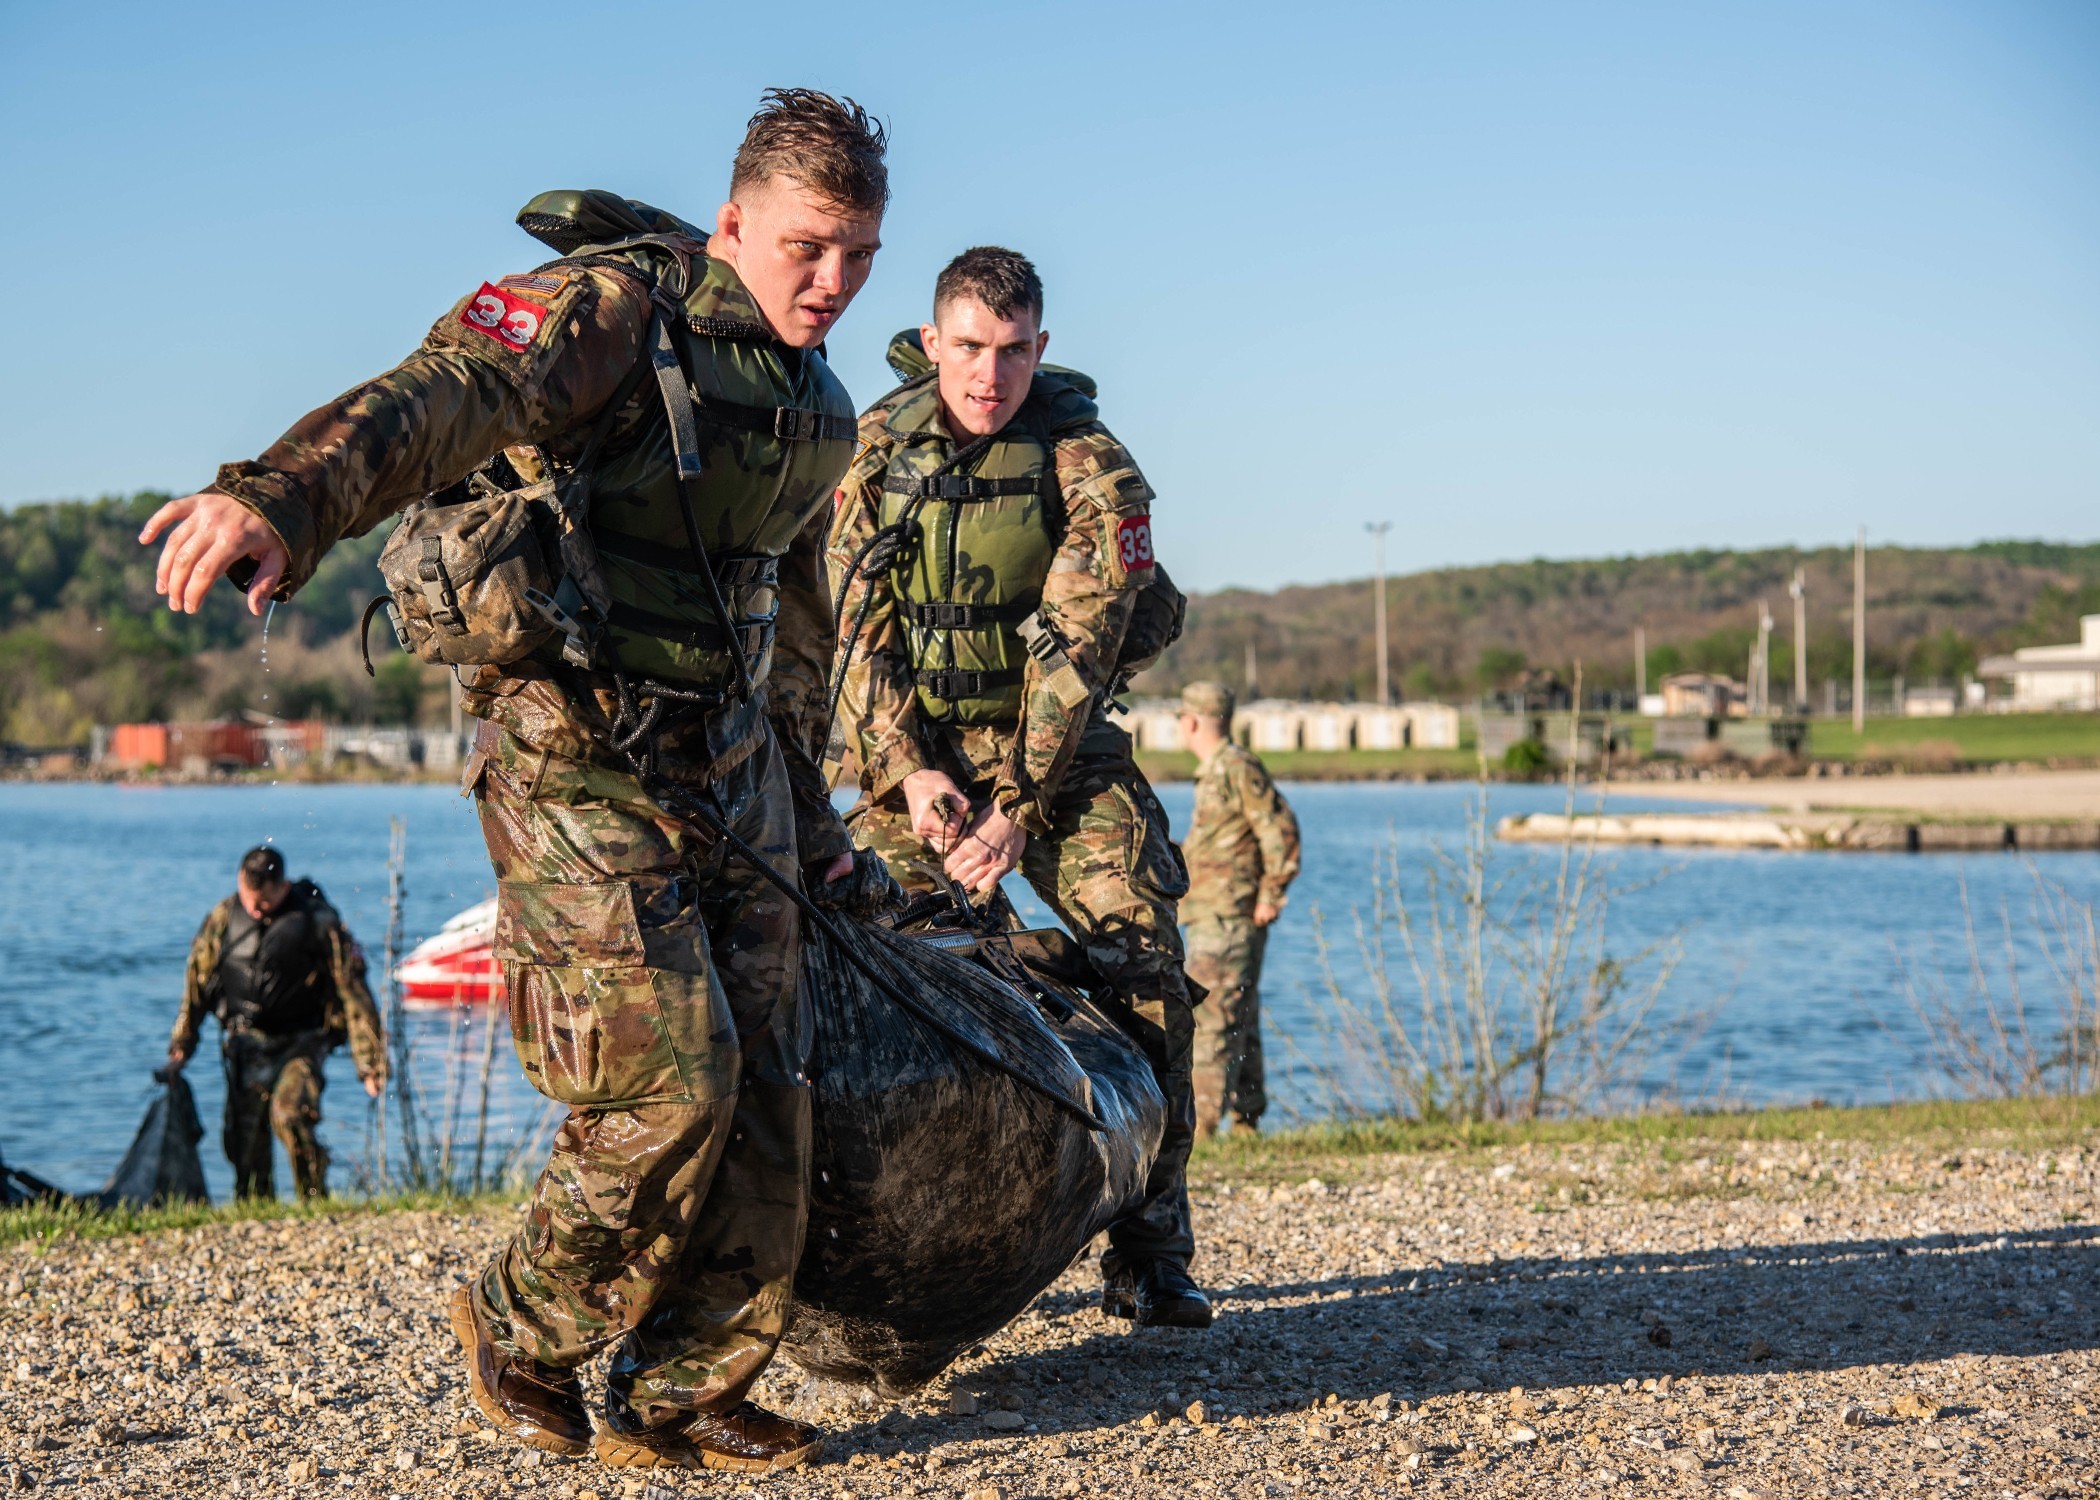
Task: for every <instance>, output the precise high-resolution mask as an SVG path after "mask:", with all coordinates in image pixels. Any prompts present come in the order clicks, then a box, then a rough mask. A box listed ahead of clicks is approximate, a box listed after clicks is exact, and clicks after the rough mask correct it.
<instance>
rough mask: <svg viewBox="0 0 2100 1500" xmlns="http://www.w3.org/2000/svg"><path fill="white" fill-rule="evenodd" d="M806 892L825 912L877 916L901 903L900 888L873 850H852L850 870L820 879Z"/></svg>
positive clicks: (902, 894) (902, 893) (902, 897)
mask: <svg viewBox="0 0 2100 1500" xmlns="http://www.w3.org/2000/svg"><path fill="white" fill-rule="evenodd" d="M809 894H810V899H811V900H813V901H815V902H816V903H817V905H819V906H821V907H824V908H825V909H826V910H828V911H844V912H851V913H852V914H853V915H854V916H856V917H874V916H880V915H881V914H882V913H883V912H886V911H889V910H891V909H892V908H894V907H898V906H902V905H903V904H904V887H902V886H900V885H898V884H897V880H896V877H895V876H893V875H891V874H890V867H889V866H888V865H886V864H884V863H883V861H882V856H881V855H879V854H877V853H876V852H875V851H874V850H873V849H856V850H854V851H853V869H852V871H851V872H850V873H848V874H845V875H841V876H840V877H839V878H838V879H836V880H830V881H826V882H824V883H823V884H822V885H819V886H818V887H817V888H816V889H815V890H813V891H811V892H810V893H809Z"/></svg>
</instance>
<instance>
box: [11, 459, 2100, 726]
mask: <svg viewBox="0 0 2100 1500" xmlns="http://www.w3.org/2000/svg"><path fill="white" fill-rule="evenodd" d="M166 498H167V497H166V496H165V495H160V494H153V493H147V494H140V495H134V496H132V497H130V498H129V499H120V498H106V499H101V500H94V501H54V502H51V503H47V504H37V505H22V506H17V507H16V508H14V509H12V510H0V741H8V742H13V743H16V744H25V745H35V746H58V745H68V744H80V743H83V742H84V741H85V739H86V737H87V734H88V730H89V728H90V727H91V726H92V725H94V724H95V723H98V722H99V723H111V722H115V721H119V720H124V719H138V718H163V717H192V716H205V715H212V714H227V713H238V712H240V711H241V710H243V709H252V710H256V711H260V712H268V713H274V714H278V715H282V716H285V717H299V716H305V715H314V716H318V717H325V718H343V719H357V720H362V719H366V718H372V719H376V720H378V721H380V722H400V721H403V720H408V719H414V718H418V717H421V718H425V719H428V718H430V717H431V716H433V715H436V714H441V713H442V712H443V703H444V696H443V695H444V675H443V673H442V672H440V671H437V670H435V669H432V670H429V671H425V670H424V669H422V668H420V667H418V666H417V665H416V663H414V662H412V661H410V660H408V659H407V658H405V657H402V656H400V655H399V654H398V653H397V652H395V651H394V650H393V648H392V644H391V642H390V641H386V640H384V639H383V638H384V637H385V634H386V632H385V629H384V627H383V626H382V627H375V633H374V647H375V659H376V660H378V661H379V662H380V663H381V668H380V675H379V678H378V679H377V680H376V681H374V680H372V679H368V678H366V676H365V675H364V672H363V670H362V669H361V667H359V665H358V662H357V653H356V647H355V643H354V641H353V639H352V637H353V635H354V629H353V627H354V626H355V624H356V621H357V616H358V613H359V611H361V610H362V609H363V607H364V604H365V601H366V600H367V599H369V598H370V597H371V596H372V594H373V593H374V592H375V591H376V590H377V588H378V586H379V577H378V573H377V570H376V569H375V568H374V566H373V563H374V560H375V559H376V558H377V556H378V553H379V548H380V545H381V543H382V541H383V540H384V528H382V529H381V531H380V532H378V533H375V534H374V535H372V536H368V537H364V538H360V539H359V540H357V541H354V542H350V543H346V544H345V545H344V546H342V547H341V548H339V549H337V551H336V552H335V553H334V554H333V555H332V556H330V557H329V558H328V560H327V561H326V562H325V563H324V564H323V565H322V568H321V571H320V572H319V574H318V575H316V577H315V578H314V580H313V582H312V583H311V584H309V585H308V586H307V587H306V589H305V590H303V591H302V592H301V593H300V595H299V597H298V598H297V599H296V600H295V601H293V603H292V604H291V605H289V606H286V607H284V608H280V609H279V610H278V611H277V614H276V618H275V621H274V622H273V625H272V629H271V635H270V655H269V662H268V670H267V671H266V670H265V669H264V663H263V659H262V655H261V649H260V648H261V637H262V630H261V626H260V623H259V622H258V621H256V620H255V619H254V618H252V617H251V616H250V615H249V614H248V613H247V612H246V610H245V608H244V607H243V604H242V601H241V599H240V597H239V596H238V595H237V594H236V593H235V592H234V591H233V590H232V589H231V588H228V587H224V586H222V587H221V588H220V589H218V590H216V591H215V594H214V597H213V599H212V601H211V604H210V607H209V608H208V609H206V611H205V612H204V613H203V614H202V615H200V616H197V617H194V618H192V617H190V616H186V615H175V614H171V613H170V612H169V611H168V610H167V608H166V607H165V605H164V604H163V603H162V602H161V601H160V600H159V599H158V598H157V597H156V596H155V595H154V593H153V566H154V560H155V554H154V553H153V552H151V551H148V550H147V549H146V548H143V547H140V546H139V545H138V542H137V537H138V530H139V527H140V525H141V524H142V523H143V522H144V520H145V518H146V517H147V516H149V515H150V514H152V512H153V510H154V509H155V507H156V506H158V505H159V504H160V503H161V502H162V501H164V500H165V499H166ZM1797 566H1799V567H1804V568H1806V570H1807V577H1808V604H1809V629H1808V644H1809V665H1810V673H1811V677H1812V678H1813V679H1814V681H1815V683H1816V684H1818V685H1819V684H1820V683H1821V681H1822V679H1824V678H1825V677H1838V678H1841V679H1849V678H1850V675H1851V671H1852V646H1851V628H1852V626H1851V613H1850V606H1851V587H1852V583H1851V578H1852V553H1851V549H1850V548H1849V547H1832V548H1823V549H1819V550H1813V551H1806V552H1802V551H1795V550H1791V549H1772V550H1766V551H1758V552H1725V551H1702V552H1678V553H1666V554H1662V555H1659V556H1655V557H1623V558H1601V559H1592V560H1583V561H1575V562H1548V561H1543V560H1541V561H1536V562H1524V563H1500V564H1496V565H1494V566H1490V567H1481V568H1445V569H1439V570H1436V571H1433V572H1427V573H1417V574H1413V575H1409V576H1405V577H1398V578H1394V579H1392V580H1391V581H1390V583H1389V584H1388V590H1389V592H1388V600H1389V608H1390V620H1391V634H1392V661H1393V671H1394V676H1395V681H1396V683H1397V684H1398V685H1399V686H1400V688H1401V689H1402V690H1403V691H1404V692H1405V693H1406V694H1407V695H1408V696H1411V697H1428V696H1443V697H1454V696H1463V695H1469V694H1471V693H1473V692H1475V691H1478V690H1480V689H1482V688H1491V687H1497V686H1501V685H1503V684H1505V683H1506V682H1508V681H1510V680H1511V679H1512V678H1514V677H1515V676H1516V675H1517V674H1519V673H1520V672H1522V671H1523V670H1525V669H1526V668H1532V667H1543V668H1550V669H1553V670H1555V671H1558V672H1560V673H1561V674H1562V675H1563V676H1565V675H1567V674H1568V673H1569V672H1570V671H1571V670H1572V669H1573V667H1574V666H1575V665H1576V664H1577V663H1578V662H1579V663H1580V664H1581V665H1582V668H1583V673H1584V680H1585V681H1586V682H1587V683H1589V684H1591V685H1593V686H1597V687H1605V688H1613V687H1616V688H1630V687H1631V686H1632V685H1633V631H1634V627H1635V626H1636V625H1637V624H1638V625H1642V626H1644V627H1645V628H1646V631H1647V641H1648V671H1649V679H1650V681H1651V683H1652V682H1654V681H1655V680H1657V679H1658V678H1660V676H1661V675H1662V674H1663V673H1665V672H1669V671H1675V670H1678V669H1679V668H1684V667H1696V668H1703V669H1707V670H1715V671H1725V672H1729V673H1731V674H1733V675H1737V676H1740V675H1741V673H1742V671H1743V667H1744V660H1745V656H1746V654H1747V652H1748V649H1749V646H1750V642H1751V640H1752V638H1753V637H1754V635H1755V632H1756V622H1757V607H1758V602H1759V600H1763V601H1765V602H1766V603H1768V604H1769V605H1770V607H1771V610H1772V614H1773V616H1774V618H1775V619H1776V620H1777V622H1778V631H1777V634H1776V636H1775V638H1774V653H1773V659H1774V664H1775V668H1774V679H1775V683H1776V684H1777V683H1784V682H1785V681H1788V680H1790V677H1791V672H1792V660H1793V657H1792V651H1793V646H1792V628H1793V626H1792V619H1793V617H1792V611H1791V606H1790V601H1789V599H1788V597H1787V580H1788V579H1789V578H1791V577H1792V576H1793V570H1794V569H1795V568H1796V567H1797ZM1867 576H1868V657H1869V661H1868V666H1869V672H1870V675H1872V676H1874V677H1876V678H1886V677H1889V676H1891V675H1893V674H1895V673H1898V672H1900V673H1902V674H1904V675H1905V676H1907V677H1908V678H1909V679H1910V680H1912V681H1914V682H1920V681H1925V680H1928V679H1933V678H1938V679H1943V680H1950V679H1952V678H1955V677H1958V676H1959V675H1961V674H1962V673H1963V672H1966V671H1969V670H1970V669H1972V668H1973V667H1974V665H1975V663H1976V661H1977V659H1978V658H1979V657H1981V656H1983V655H1985V654H1988V653H1990V652H1993V651H2000V650H2005V649H2009V648H2011V647H2013V646H2017V645H2025V644H2030V643H2037V642H2046V641H2068V640H2075V639H2076V638H2077V634H2078V624H2077V622H2078V616H2079V615H2081V614H2084V613H2089V612H2092V613H2100V543H2095V544H2070V543H2055V542H1988V543H1984V544H1982V545H1980V546H1975V547H1965V548H1956V549H1933V548H1907V547H1878V548H1875V549H1873V550H1872V551H1870V552H1869V554H1868V569H1867ZM1371 639H1372V637H1371V585H1370V583H1369V582H1368V580H1364V581H1358V582H1354V583H1337V584H1325V585H1319V586H1313V587H1303V588H1286V589H1281V590H1278V591H1276V592H1275V593H1256V592H1254V591H1252V590H1245V589H1229V590H1225V591H1223V592H1220V593H1215V594H1206V595H1199V596H1197V597H1196V598H1194V599H1192V600H1191V601H1190V607H1189V623H1188V630H1187V634H1186V635H1184V636H1183V638H1182V640H1181V642H1180V643H1179V644H1178V645H1177V646H1175V647H1174V649H1173V650H1171V651H1170V652H1169V653H1168V654H1167V656H1166V658H1165V659H1164V660H1163V661H1162V662H1161V663H1160V664H1159V666H1158V667H1156V668H1155V669H1154V670H1153V671H1152V672H1150V673H1148V674H1147V675H1146V676H1145V677H1144V678H1142V679H1140V681H1139V684H1138V686H1139V688H1140V690H1146V691H1162V692H1164V691H1174V690H1177V689H1178V688H1179V687H1180V686H1181V684H1182V683H1184V682H1186V681H1188V680H1190V679H1192V678H1196V677H1219V678H1222V679H1223V680H1225V681H1226V682H1229V683H1232V684H1234V685H1235V686H1240V685H1242V683H1243V678H1244V671H1245V665H1246V660H1247V654H1248V647H1249V646H1250V644H1251V645H1252V647H1253V648H1254V656H1255V662H1256V666H1257V670H1258V677H1259V685H1260V687H1261V688H1262V689H1263V690H1264V691H1265V692H1268V693H1271V694H1276V695H1280V696H1285V697H1295V696H1300V695H1303V696H1309V697H1321V698H1351V697H1355V698H1363V697H1368V696H1370V694H1371V692H1372V683H1373V674H1374V666H1373V661H1372V646H1371ZM381 645H384V647H385V649H384V650H383V651H380V650H379V647H380V646H381ZM1817 691H1820V687H1819V686H1818V688H1817Z"/></svg>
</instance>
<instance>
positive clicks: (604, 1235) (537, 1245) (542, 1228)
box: [527, 1150, 640, 1279]
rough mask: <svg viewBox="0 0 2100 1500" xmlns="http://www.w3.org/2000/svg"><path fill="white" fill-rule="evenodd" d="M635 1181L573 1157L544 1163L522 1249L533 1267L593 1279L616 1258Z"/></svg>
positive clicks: (558, 1154) (560, 1155)
mask: <svg viewBox="0 0 2100 1500" xmlns="http://www.w3.org/2000/svg"><path fill="white" fill-rule="evenodd" d="M639 1182H640V1179H639V1178H637V1177H634V1176H633V1175H631V1174H628V1173H624V1172H612V1171H608V1170H607V1169H606V1168H604V1167H601V1166H598V1165H597V1164H595V1163H593V1162H591V1161H590V1160H588V1159H587V1158H585V1157H581V1156H578V1155H577V1154H576V1153H575V1152H573V1151H561V1150H556V1151H554V1152H553V1153H552V1154H550V1155H549V1156H548V1158H547V1170H546V1171H545V1172H543V1173H542V1174H541V1176H540V1181H539V1188H538V1191H537V1192H535V1193H534V1195H533V1205H532V1215H531V1219H530V1221H529V1224H528V1226H527V1244H528V1245H529V1247H530V1248H531V1251H532V1259H533V1263H534V1264H535V1265H538V1266H541V1267H544V1268H548V1269H556V1270H561V1271H583V1272H585V1273H586V1275H587V1277H588V1278H589V1279H596V1278H597V1276H598V1275H600V1274H602V1272H603V1269H604V1268H605V1267H606V1266H609V1265H615V1264H617V1263H618V1262H619V1261H620V1259H621V1258H622V1250H623V1247H622V1245H621V1237H622V1236H624V1235H625V1234H626V1233H627V1228H628V1225H629V1224H630V1223H631V1222H632V1219H633V1215H634V1198H635V1193H636V1192H637V1191H638V1189H639Z"/></svg>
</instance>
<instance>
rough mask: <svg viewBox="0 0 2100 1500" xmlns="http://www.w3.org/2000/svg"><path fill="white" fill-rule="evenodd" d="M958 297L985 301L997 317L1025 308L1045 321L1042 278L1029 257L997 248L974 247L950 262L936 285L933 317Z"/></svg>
mask: <svg viewBox="0 0 2100 1500" xmlns="http://www.w3.org/2000/svg"><path fill="white" fill-rule="evenodd" d="M958 297H969V298H971V299H973V300H975V301H978V302H982V303H983V304H984V306H985V310H986V311H988V312H989V313H991V315H992V316H993V317H995V318H1011V317H1012V316H1014V314H1015V313H1017V312H1019V311H1020V310H1021V309H1022V308H1024V307H1025V308H1028V309H1030V310H1032V311H1033V312H1034V313H1035V320H1036V322H1037V324H1039V325H1040V324H1041V323H1042V321H1043V278H1042V277H1040V276H1038V275H1036V273H1035V267H1034V266H1033V265H1031V264H1030V263H1029V260H1028V257H1027V256H1025V255H1023V254H1021V253H1020V251H1018V250H1007V249H1003V248H1002V247H1000V246H998V245H972V246H971V247H970V248H969V249H967V250H965V251H963V253H962V254H960V255H958V256H956V257H955V259H953V260H951V261H949V262H948V265H947V267H946V269H944V270H943V271H942V272H941V274H940V276H939V277H938V278H937V279H936V280H935V281H934V283H933V316H934V319H935V321H939V319H940V316H941V309H942V308H944V307H946V306H947V305H948V304H949V303H951V302H953V301H954V300H955V299H956V298H958Z"/></svg>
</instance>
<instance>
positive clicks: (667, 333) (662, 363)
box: [649, 313, 701, 479]
mask: <svg viewBox="0 0 2100 1500" xmlns="http://www.w3.org/2000/svg"><path fill="white" fill-rule="evenodd" d="M649 364H650V366H651V367H652V368H653V369H654V370H655V371H656V386H657V389H658V390H659V391H661V392H662V393H663V398H664V415H665V416H667V417H669V418H670V420H671V450H672V452H674V453H675V454H677V455H678V477H679V478H680V479H698V478H699V477H700V473H701V465H700V423H699V421H698V414H697V413H696V412H695V411H694V410H693V388H692V386H691V385H690V384H689V383H688V382H687V381H686V378H685V366H684V364H682V363H681V362H680V361H679V358H678V346H677V345H675V344H673V343H672V342H671V327H670V325H669V324H668V323H666V322H665V321H664V320H663V315H662V314H661V313H658V314H656V315H654V316H652V317H651V318H650V319H649Z"/></svg>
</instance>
